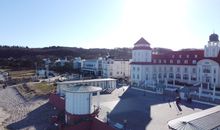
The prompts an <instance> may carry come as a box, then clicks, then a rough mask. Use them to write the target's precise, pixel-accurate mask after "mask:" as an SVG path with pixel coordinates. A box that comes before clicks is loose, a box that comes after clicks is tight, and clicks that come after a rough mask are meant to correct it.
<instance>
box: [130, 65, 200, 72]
mask: <svg viewBox="0 0 220 130" xmlns="http://www.w3.org/2000/svg"><path fill="white" fill-rule="evenodd" d="M136 69H137V71H139V70H140V68H139V67H133V71H136ZM148 70H149V69H148V68H146V71H148ZM157 70H158V71H159V72H161V71H162V70H164V71H167V70H169V71H171V72H173V70H174V69H173V67H172V66H171V67H166V66H164V67H160V66H159V67H155V66H153V71H154V72H156V71H157ZM180 71H181V68H180V67H176V72H180ZM188 71H189V69H188V68H187V67H185V68H183V72H184V73H188ZM192 73H196V68H192Z"/></svg>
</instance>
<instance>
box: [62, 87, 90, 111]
mask: <svg viewBox="0 0 220 130" xmlns="http://www.w3.org/2000/svg"><path fill="white" fill-rule="evenodd" d="M91 97H92V93H72V92H68V91H67V92H66V97H65V105H66V106H65V108H66V112H68V113H70V114H76V115H84V114H90V113H92V104H91V102H92V101H91Z"/></svg>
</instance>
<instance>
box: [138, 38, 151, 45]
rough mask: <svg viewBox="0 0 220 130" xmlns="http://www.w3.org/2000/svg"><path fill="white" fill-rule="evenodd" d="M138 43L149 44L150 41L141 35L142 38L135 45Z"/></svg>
mask: <svg viewBox="0 0 220 130" xmlns="http://www.w3.org/2000/svg"><path fill="white" fill-rule="evenodd" d="M138 44H148V45H150V43H149V42H148V41H146V40H145V39H144V38H143V37H141V39H139V40H138V41H137V42H136V43H135V44H134V45H138Z"/></svg>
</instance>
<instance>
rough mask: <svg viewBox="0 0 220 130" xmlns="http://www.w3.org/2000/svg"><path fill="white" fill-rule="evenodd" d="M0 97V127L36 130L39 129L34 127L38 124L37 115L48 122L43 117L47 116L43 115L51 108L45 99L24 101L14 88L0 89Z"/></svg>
mask: <svg viewBox="0 0 220 130" xmlns="http://www.w3.org/2000/svg"><path fill="white" fill-rule="evenodd" d="M0 96H1V98H0V125H1V124H2V125H3V126H5V127H7V128H8V129H16V130H37V129H40V128H37V127H36V123H40V121H38V117H37V115H41V116H42V117H41V118H46V119H45V120H47V122H48V117H45V116H48V115H47V114H44V113H45V110H46V112H47V111H49V109H51V108H50V107H51V106H50V105H49V104H48V103H47V102H48V100H47V99H35V100H31V101H25V100H24V99H23V98H22V96H20V94H19V93H18V92H17V90H16V89H15V88H14V87H7V88H6V89H1V90H0ZM39 112H40V113H39ZM44 115H45V116H44ZM34 116H36V117H34ZM34 118H36V120H35V119H34ZM33 120H34V121H33ZM32 121H33V122H32ZM42 121H43V120H42Z"/></svg>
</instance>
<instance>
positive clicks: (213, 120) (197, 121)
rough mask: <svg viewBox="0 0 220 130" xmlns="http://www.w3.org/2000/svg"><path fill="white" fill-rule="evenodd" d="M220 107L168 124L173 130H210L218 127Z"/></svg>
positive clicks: (219, 124) (219, 123)
mask: <svg viewBox="0 0 220 130" xmlns="http://www.w3.org/2000/svg"><path fill="white" fill-rule="evenodd" d="M219 117H220V105H218V106H216V107H212V108H209V109H206V110H203V111H200V112H197V113H194V114H190V115H187V116H183V117H180V118H177V119H174V120H171V121H169V122H168V126H169V127H170V128H171V129H174V130H211V129H214V128H216V127H219V126H220V120H219Z"/></svg>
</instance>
